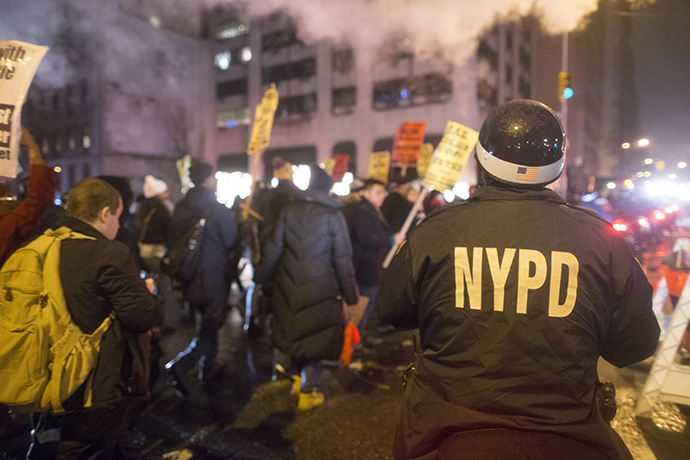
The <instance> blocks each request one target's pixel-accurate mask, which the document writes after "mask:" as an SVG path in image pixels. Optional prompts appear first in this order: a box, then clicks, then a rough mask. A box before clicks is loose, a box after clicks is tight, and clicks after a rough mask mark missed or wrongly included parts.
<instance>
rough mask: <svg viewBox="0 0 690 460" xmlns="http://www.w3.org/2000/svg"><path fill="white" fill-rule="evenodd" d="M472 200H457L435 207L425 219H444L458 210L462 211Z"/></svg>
mask: <svg viewBox="0 0 690 460" xmlns="http://www.w3.org/2000/svg"><path fill="white" fill-rule="evenodd" d="M470 202H471V201H470V200H456V201H454V202H452V203H450V204H444V205H441V206H438V207H437V208H435V209H433V210H432V211H431V212H430V213H429V215H427V216H426V219H424V220H430V219H437V218H441V219H443V218H445V217H448V215H449V214H454V213H456V212H458V211H462V210H463V208H464V207H466V206H467V205H468V204H469V203H470Z"/></svg>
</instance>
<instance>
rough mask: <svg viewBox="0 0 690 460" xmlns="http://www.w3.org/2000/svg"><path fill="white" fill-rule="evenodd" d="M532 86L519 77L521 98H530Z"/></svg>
mask: <svg viewBox="0 0 690 460" xmlns="http://www.w3.org/2000/svg"><path fill="white" fill-rule="evenodd" d="M531 93H532V88H531V86H530V84H529V82H528V81H527V80H525V79H524V78H522V77H520V97H521V98H523V99H530V98H531V97H532V94H531Z"/></svg>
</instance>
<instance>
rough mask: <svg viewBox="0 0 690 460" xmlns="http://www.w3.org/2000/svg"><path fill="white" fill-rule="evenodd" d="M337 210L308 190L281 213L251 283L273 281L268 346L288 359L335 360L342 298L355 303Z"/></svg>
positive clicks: (346, 242)
mask: <svg viewBox="0 0 690 460" xmlns="http://www.w3.org/2000/svg"><path fill="white" fill-rule="evenodd" d="M341 208H342V205H341V204H339V203H337V202H336V201H335V200H334V199H333V198H331V197H330V196H328V194H327V193H325V192H318V191H313V190H308V191H307V192H305V193H304V194H303V195H302V196H300V197H299V198H298V199H297V201H295V202H294V203H293V204H291V205H289V206H287V207H286V208H284V209H283V211H282V212H281V214H280V217H279V218H278V221H277V223H276V227H275V230H274V232H273V235H272V236H271V239H270V240H269V242H268V244H267V246H266V251H265V253H264V255H263V257H262V261H261V265H260V266H259V267H258V268H257V272H256V275H255V277H254V279H255V281H256V282H257V283H266V282H267V281H268V280H269V279H271V278H273V279H274V290H273V296H272V311H273V326H272V332H273V343H274V345H275V346H276V348H278V349H279V350H281V351H282V352H284V353H286V354H287V355H289V356H291V357H293V358H300V359H306V360H318V359H330V360H335V359H338V357H339V356H340V351H341V350H342V346H343V339H344V326H345V324H344V319H343V310H342V298H344V299H345V301H346V302H347V303H348V304H351V305H354V304H355V303H356V302H357V288H356V285H355V279H354V273H353V268H352V246H351V245H350V238H349V236H348V232H347V225H346V224H345V219H344V218H343V215H342V213H341V212H340V210H341Z"/></svg>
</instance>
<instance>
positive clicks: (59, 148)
mask: <svg viewBox="0 0 690 460" xmlns="http://www.w3.org/2000/svg"><path fill="white" fill-rule="evenodd" d="M55 151H56V152H57V153H61V152H62V139H60V138H59V137H58V138H57V139H56V140H55Z"/></svg>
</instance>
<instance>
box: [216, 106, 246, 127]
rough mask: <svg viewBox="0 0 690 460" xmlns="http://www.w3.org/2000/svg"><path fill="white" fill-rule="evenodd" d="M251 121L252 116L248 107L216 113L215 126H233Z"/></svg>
mask: <svg viewBox="0 0 690 460" xmlns="http://www.w3.org/2000/svg"><path fill="white" fill-rule="evenodd" d="M251 122H252V118H251V116H250V115H249V107H245V108H243V109H237V110H230V111H228V112H220V113H218V114H217V115H216V126H217V127H218V128H234V127H235V126H239V125H249V124H251Z"/></svg>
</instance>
